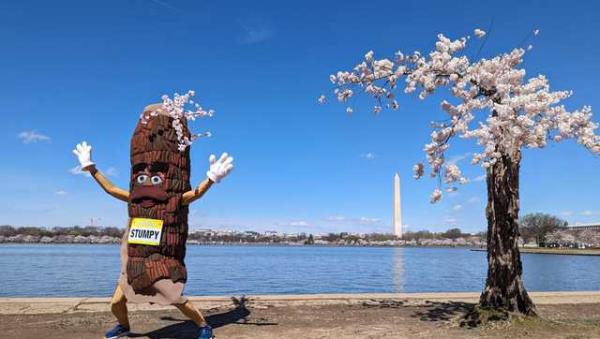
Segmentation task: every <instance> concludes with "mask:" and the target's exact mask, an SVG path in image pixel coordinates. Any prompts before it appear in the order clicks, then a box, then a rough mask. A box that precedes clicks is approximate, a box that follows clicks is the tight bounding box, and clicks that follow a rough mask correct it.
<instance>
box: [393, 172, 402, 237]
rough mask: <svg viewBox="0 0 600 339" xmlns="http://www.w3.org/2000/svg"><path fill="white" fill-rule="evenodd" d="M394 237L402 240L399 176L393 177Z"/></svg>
mask: <svg viewBox="0 0 600 339" xmlns="http://www.w3.org/2000/svg"><path fill="white" fill-rule="evenodd" d="M394 235H395V236H396V237H398V238H402V206H401V202H400V176H399V175H398V173H396V175H394Z"/></svg>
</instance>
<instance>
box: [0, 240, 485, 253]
mask: <svg viewBox="0 0 600 339" xmlns="http://www.w3.org/2000/svg"><path fill="white" fill-rule="evenodd" d="M120 244H121V242H120V240H119V242H114V243H113V242H110V243H98V242H94V243H89V242H0V246H2V245H10V246H22V245H48V246H53V245H92V246H94V245H120ZM186 245H187V246H236V247H263V246H272V247H276V246H280V247H373V248H375V247H380V248H462V249H469V250H471V251H486V250H485V249H480V248H478V247H477V248H476V247H473V246H466V245H456V246H448V245H381V244H372V245H369V244H356V245H353V244H312V245H308V244H298V243H266V242H265V243H250V242H247V243H238V242H223V243H198V242H193V241H192V242H187V244H186Z"/></svg>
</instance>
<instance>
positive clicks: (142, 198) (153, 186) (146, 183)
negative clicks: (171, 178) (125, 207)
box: [131, 162, 169, 208]
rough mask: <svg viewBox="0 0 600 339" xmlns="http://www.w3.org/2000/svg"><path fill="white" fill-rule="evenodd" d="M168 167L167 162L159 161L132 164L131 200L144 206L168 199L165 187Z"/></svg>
mask: <svg viewBox="0 0 600 339" xmlns="http://www.w3.org/2000/svg"><path fill="white" fill-rule="evenodd" d="M168 168H169V165H168V164H166V163H161V162H155V163H151V164H145V163H138V164H135V165H133V167H132V171H131V172H132V177H131V182H132V184H133V185H132V186H133V187H132V191H131V202H133V203H135V204H139V205H140V206H142V207H144V208H151V207H154V206H155V205H157V204H164V203H166V202H167V200H168V199H169V195H168V194H167V191H166V187H165V186H166V185H165V181H166V180H165V176H166V174H167V171H168Z"/></svg>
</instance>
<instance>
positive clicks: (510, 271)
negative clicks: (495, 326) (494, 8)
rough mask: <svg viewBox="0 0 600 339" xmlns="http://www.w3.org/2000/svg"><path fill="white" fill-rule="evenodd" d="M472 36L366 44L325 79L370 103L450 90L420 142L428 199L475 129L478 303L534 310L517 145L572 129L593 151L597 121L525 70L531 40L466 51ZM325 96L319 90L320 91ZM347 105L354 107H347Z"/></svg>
mask: <svg viewBox="0 0 600 339" xmlns="http://www.w3.org/2000/svg"><path fill="white" fill-rule="evenodd" d="M538 33H539V31H538V30H535V31H534V32H532V35H537V34H538ZM474 35H475V37H476V38H484V37H485V36H486V32H484V31H483V30H480V29H477V30H475V32H474ZM470 41H471V38H470V37H468V36H467V37H462V38H459V39H456V40H451V39H449V38H447V37H446V36H444V35H443V34H439V35H438V37H437V42H436V43H435V48H434V49H433V50H432V51H431V52H429V53H428V54H421V53H420V52H418V51H416V52H413V53H411V54H405V53H403V52H401V51H399V52H397V53H396V54H395V55H394V57H393V58H389V59H388V58H384V59H376V58H375V57H374V53H373V51H369V52H368V53H366V55H365V56H364V60H363V61H362V62H361V63H359V64H358V65H356V67H354V68H353V69H352V70H349V71H340V72H337V74H333V75H331V76H330V80H331V82H332V83H333V84H334V86H335V89H334V94H335V96H336V97H337V100H338V101H340V102H343V103H347V102H348V100H349V99H350V98H352V97H353V96H355V93H364V94H366V95H367V96H370V97H373V98H374V99H375V105H374V106H373V112H375V113H379V112H380V111H381V110H382V109H384V108H387V109H392V110H396V109H398V107H399V105H400V104H399V102H398V100H397V96H398V95H399V94H401V93H402V92H404V93H405V94H410V93H415V92H416V93H418V96H419V98H420V99H425V98H427V97H428V96H430V95H431V94H433V93H434V92H435V91H436V90H438V89H442V88H443V89H447V90H448V91H449V96H448V97H447V100H443V101H442V102H441V103H440V107H441V109H442V110H443V111H445V112H446V114H447V119H446V120H444V121H438V122H432V128H433V132H432V133H431V142H430V143H428V144H426V145H425V147H424V151H425V155H426V159H427V163H428V165H429V168H430V172H429V175H430V176H431V177H434V178H438V179H439V180H438V182H440V184H439V185H438V188H436V189H435V190H434V191H433V193H432V194H431V202H437V201H439V200H440V199H441V198H442V195H443V190H444V189H445V190H448V191H452V190H455V189H456V184H464V183H466V182H467V181H468V180H467V179H466V178H465V177H464V176H463V175H462V172H461V170H460V168H459V167H458V166H457V164H456V163H454V162H447V161H446V153H447V152H448V149H449V146H450V141H451V140H453V138H456V137H459V138H463V139H474V140H475V141H476V143H477V144H478V145H479V146H481V151H480V152H477V153H474V154H473V158H472V161H471V162H472V164H479V165H481V166H482V167H483V168H484V169H485V171H486V183H487V192H488V202H487V208H486V217H487V221H488V232H487V244H488V246H487V248H488V255H487V257H488V273H487V280H486V286H485V289H484V290H483V293H482V295H481V298H480V306H481V307H483V308H493V309H504V310H508V311H518V312H521V313H524V314H528V315H535V314H536V312H535V306H534V304H533V302H532V301H531V298H530V297H529V295H528V294H527V291H526V290H525V286H524V285H523V280H522V265H521V258H520V253H519V248H518V246H517V239H518V235H519V230H518V218H519V215H518V214H519V168H520V163H521V150H522V149H523V148H543V147H544V146H545V145H546V143H547V142H548V141H550V140H553V141H557V142H558V141H561V140H563V139H567V138H571V139H575V140H576V141H577V142H578V143H580V144H581V145H583V146H584V147H586V148H587V149H589V150H590V151H591V152H593V153H594V154H599V153H600V137H599V136H598V135H596V134H595V129H596V128H597V127H598V125H597V124H596V123H594V122H592V120H591V118H592V110H591V108H590V107H589V106H584V107H582V108H580V109H578V110H574V111H569V110H567V108H566V107H565V106H564V105H562V104H561V102H562V101H563V100H564V99H567V98H568V97H569V96H571V94H572V92H571V91H552V90H550V85H549V83H548V79H547V78H546V77H545V76H544V75H537V76H534V77H532V78H526V77H525V70H524V69H523V68H522V67H521V65H522V63H523V58H524V56H525V54H526V53H527V52H528V51H529V50H531V48H532V47H531V45H529V46H528V47H527V48H515V49H513V50H512V51H510V52H508V53H503V54H500V55H497V56H495V57H493V58H491V59H485V58H481V59H476V60H471V58H469V57H468V55H467V53H466V52H465V48H466V46H467V43H468V42H470ZM402 83H404V86H403V87H404V88H403V90H402V89H401V87H402ZM325 101H326V98H325V97H324V96H321V97H320V98H319V102H321V103H324V102H325ZM346 112H348V113H352V112H353V107H350V106H348V107H347V108H346ZM413 169H414V173H415V178H417V179H418V178H420V177H422V176H423V175H424V174H425V165H424V164H422V163H419V164H416V165H415V166H414V168H413Z"/></svg>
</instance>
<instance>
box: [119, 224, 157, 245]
mask: <svg viewBox="0 0 600 339" xmlns="http://www.w3.org/2000/svg"><path fill="white" fill-rule="evenodd" d="M162 227H163V221H162V220H158V219H148V218H133V219H131V225H130V227H129V237H128V239H127V242H128V243H130V244H139V245H150V246H158V245H160V236H161V234H162Z"/></svg>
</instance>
